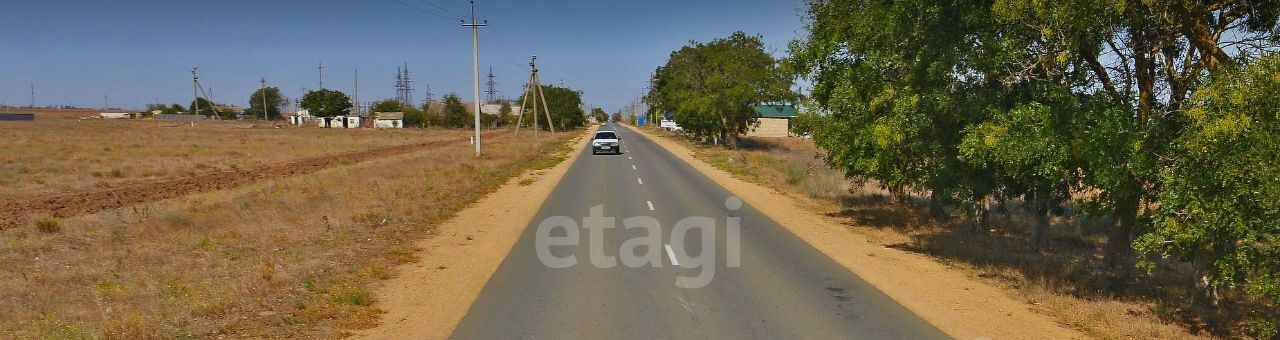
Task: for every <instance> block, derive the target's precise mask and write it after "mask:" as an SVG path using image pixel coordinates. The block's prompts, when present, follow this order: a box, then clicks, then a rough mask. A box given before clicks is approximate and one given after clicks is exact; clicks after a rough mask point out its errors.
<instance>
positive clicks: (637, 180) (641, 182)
mask: <svg viewBox="0 0 1280 340" xmlns="http://www.w3.org/2000/svg"><path fill="white" fill-rule="evenodd" d="M636 183H640V184H644V181H642V180H640V179H639V178H637V179H636Z"/></svg>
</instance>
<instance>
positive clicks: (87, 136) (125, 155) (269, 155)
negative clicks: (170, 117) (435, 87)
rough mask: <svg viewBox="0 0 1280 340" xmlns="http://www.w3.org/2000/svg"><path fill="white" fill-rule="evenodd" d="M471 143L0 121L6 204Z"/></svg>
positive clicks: (431, 134) (0, 177)
mask: <svg viewBox="0 0 1280 340" xmlns="http://www.w3.org/2000/svg"><path fill="white" fill-rule="evenodd" d="M449 138H466V137H465V134H462V133H457V134H454V133H443V132H440V131H439V130H427V131H424V130H417V129H404V130H395V131H387V130H372V129H347V130H337V129H324V130H322V129H302V128H279V129H277V128H268V127H265V126H264V127H255V126H254V125H253V123H241V122H213V121H208V122H199V123H196V124H195V126H194V127H192V126H190V125H189V124H186V123H180V122H165V121H126V120H87V121H81V120H37V121H34V122H2V123H0V150H5V152H2V153H0V200H3V199H11V198H17V197H23V196H28V195H32V194H41V193H50V192H66V191H75V190H83V189H89V188H98V187H103V186H110V185H115V184H120V183H124V182H130V181H145V180H153V179H159V178H170V177H177V176H189V175H193V174H200V173H207V172H212V171H219V170H236V169H248V168H254V167H258V166H261V165H264V164H274V163H280V162H284V161H289V160H295V159H302V158H308V157H315V156H322V155H329V154H338V153H343V152H351V151H359V150H368V149H372V148H376V147H382V146H391V145H400V144H411V143H422V142H428V141H433V140H443V139H449Z"/></svg>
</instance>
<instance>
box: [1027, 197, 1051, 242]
mask: <svg viewBox="0 0 1280 340" xmlns="http://www.w3.org/2000/svg"><path fill="white" fill-rule="evenodd" d="M1034 202H1035V203H1032V204H1033V205H1034V206H1035V208H1034V209H1032V210H1033V212H1034V213H1035V220H1036V223H1035V225H1034V226H1032V227H1031V251H1032V252H1040V247H1041V246H1043V245H1044V244H1045V243H1046V241H1048V238H1049V200H1048V199H1045V198H1043V197H1036V198H1035V200H1034Z"/></svg>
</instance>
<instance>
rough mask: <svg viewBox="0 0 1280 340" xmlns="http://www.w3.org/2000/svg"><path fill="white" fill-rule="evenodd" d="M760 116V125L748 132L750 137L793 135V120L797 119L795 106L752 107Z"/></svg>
mask: <svg viewBox="0 0 1280 340" xmlns="http://www.w3.org/2000/svg"><path fill="white" fill-rule="evenodd" d="M751 109H752V110H754V111H755V112H756V114H757V115H758V116H759V119H758V121H759V122H760V125H758V126H756V127H755V128H754V129H751V130H750V131H747V136H748V137H787V136H790V135H791V127H792V126H791V119H792V118H795V117H796V113H797V112H798V111H796V106H795V105H752V106H751Z"/></svg>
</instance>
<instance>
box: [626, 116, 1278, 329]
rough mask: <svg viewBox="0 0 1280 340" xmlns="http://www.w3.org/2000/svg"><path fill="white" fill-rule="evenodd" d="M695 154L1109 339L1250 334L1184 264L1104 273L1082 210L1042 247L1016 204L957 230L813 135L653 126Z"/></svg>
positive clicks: (961, 222)
mask: <svg viewBox="0 0 1280 340" xmlns="http://www.w3.org/2000/svg"><path fill="white" fill-rule="evenodd" d="M647 131H650V132H651V133H653V134H657V135H659V136H663V137H662V138H670V139H673V140H676V141H678V142H680V143H682V144H683V145H684V146H686V147H689V148H690V149H691V150H693V151H694V154H695V155H696V157H698V158H699V159H702V160H703V161H705V162H707V163H708V164H711V165H712V166H715V167H717V168H719V169H722V170H725V171H727V172H729V173H731V174H733V175H734V176H735V177H738V178H740V179H743V180H747V181H750V182H753V183H756V184H760V185H763V186H766V187H769V188H773V189H775V190H778V191H780V192H783V193H786V194H788V195H789V196H792V197H795V198H797V199H798V201H800V202H801V203H802V204H803V205H805V206H807V207H808V208H810V209H811V210H813V211H815V212H819V213H823V214H826V215H828V216H831V217H833V218H837V219H840V220H841V221H843V222H844V224H845V225H847V226H848V227H849V229H850V230H851V231H853V232H856V233H859V234H861V235H865V236H866V237H867V238H868V239H870V240H872V241H873V242H877V243H879V244H881V245H883V246H885V247H892V248H897V249H902V250H906V251H910V252H915V253H919V254H923V255H926V256H929V257H931V258H933V259H934V260H937V261H939V262H942V263H945V264H947V265H948V266H949V267H952V268H956V269H957V270H962V271H965V272H966V273H967V274H968V275H970V276H971V277H975V278H977V279H979V280H981V281H983V282H986V283H988V284H991V285H993V286H996V287H1001V288H1004V289H1005V291H1006V292H1007V293H1008V294H1010V295H1011V296H1014V297H1017V298H1019V299H1021V300H1022V301H1026V302H1027V303H1028V304H1029V305H1031V308H1032V309H1034V310H1036V311H1037V312H1040V313H1042V314H1046V315H1049V316H1051V317H1054V318H1056V319H1057V320H1059V321H1060V322H1062V323H1064V324H1068V325H1071V326H1072V327H1075V328H1077V329H1079V330H1082V331H1084V332H1086V333H1087V334H1090V335H1093V336H1096V337H1098V338H1105V339H1117V338H1166V339H1195V338H1213V337H1239V336H1243V334H1245V333H1244V332H1243V330H1244V324H1243V322H1244V320H1245V312H1247V309H1248V308H1270V310H1275V307H1274V306H1242V305H1231V304H1224V305H1221V306H1218V307H1212V308H1206V307H1204V306H1196V305H1194V304H1192V303H1190V301H1191V300H1192V298H1191V297H1190V296H1191V295H1192V293H1191V292H1190V290H1189V289H1188V287H1189V285H1188V281H1189V277H1190V275H1188V273H1187V271H1186V268H1181V267H1179V266H1178V265H1176V264H1166V265H1164V266H1163V267H1162V268H1161V269H1160V270H1158V271H1157V272H1156V273H1155V275H1150V276H1149V275H1144V274H1141V273H1134V275H1132V276H1129V277H1119V278H1118V277H1114V276H1111V275H1109V274H1107V271H1104V270H1101V269H1100V268H1102V266H1101V262H1102V258H1101V254H1102V249H1103V247H1104V246H1105V244H1104V242H1105V237H1104V236H1103V235H1104V234H1105V232H1106V226H1105V225H1104V224H1103V223H1099V221H1093V220H1089V219H1087V218H1084V217H1081V216H1076V217H1070V218H1060V219H1055V221H1053V231H1052V242H1051V245H1050V246H1048V247H1046V249H1044V250H1043V251H1042V252H1039V253H1037V252H1031V251H1029V249H1027V247H1026V241H1025V239H1026V235H1027V233H1028V230H1029V226H1030V225H1031V223H1032V221H1031V220H1030V219H1029V218H1028V217H1027V215H1026V214H1025V213H1023V212H1022V211H1021V209H1020V208H1019V207H1018V206H1017V204H1016V203H1010V204H1008V205H1007V206H1006V207H1004V209H999V210H1001V211H1002V212H1000V213H993V214H992V225H993V229H992V230H991V231H990V232H989V233H985V234H977V233H968V232H958V231H957V230H963V229H966V227H967V226H968V225H967V223H968V220H967V219H965V218H963V216H960V214H959V213H957V212H954V211H953V213H954V214H953V215H956V216H954V218H952V219H949V220H946V221H934V220H930V219H929V218H928V214H927V211H925V210H923V209H920V208H917V207H918V206H920V205H917V204H911V203H909V202H898V201H896V200H893V199H891V198H889V197H890V195H889V194H888V193H887V192H885V191H883V190H880V189H879V188H878V187H877V186H876V185H875V184H874V183H853V182H850V181H849V180H846V179H844V178H843V175H842V174H841V173H840V172H839V171H836V170H834V169H832V168H830V167H829V166H827V165H826V163H825V162H823V161H822V160H821V159H820V158H818V157H817V155H818V153H819V152H820V151H819V150H818V149H817V148H816V147H814V145H813V143H812V142H811V141H808V140H805V139H800V138H748V139H745V140H744V141H743V147H741V148H739V149H736V150H729V149H725V148H722V147H717V146H710V145H706V144H703V143H698V142H695V141H692V140H689V139H686V138H682V137H680V136H678V135H675V134H671V133H667V132H663V131H661V130H657V129H649V130H647Z"/></svg>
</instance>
